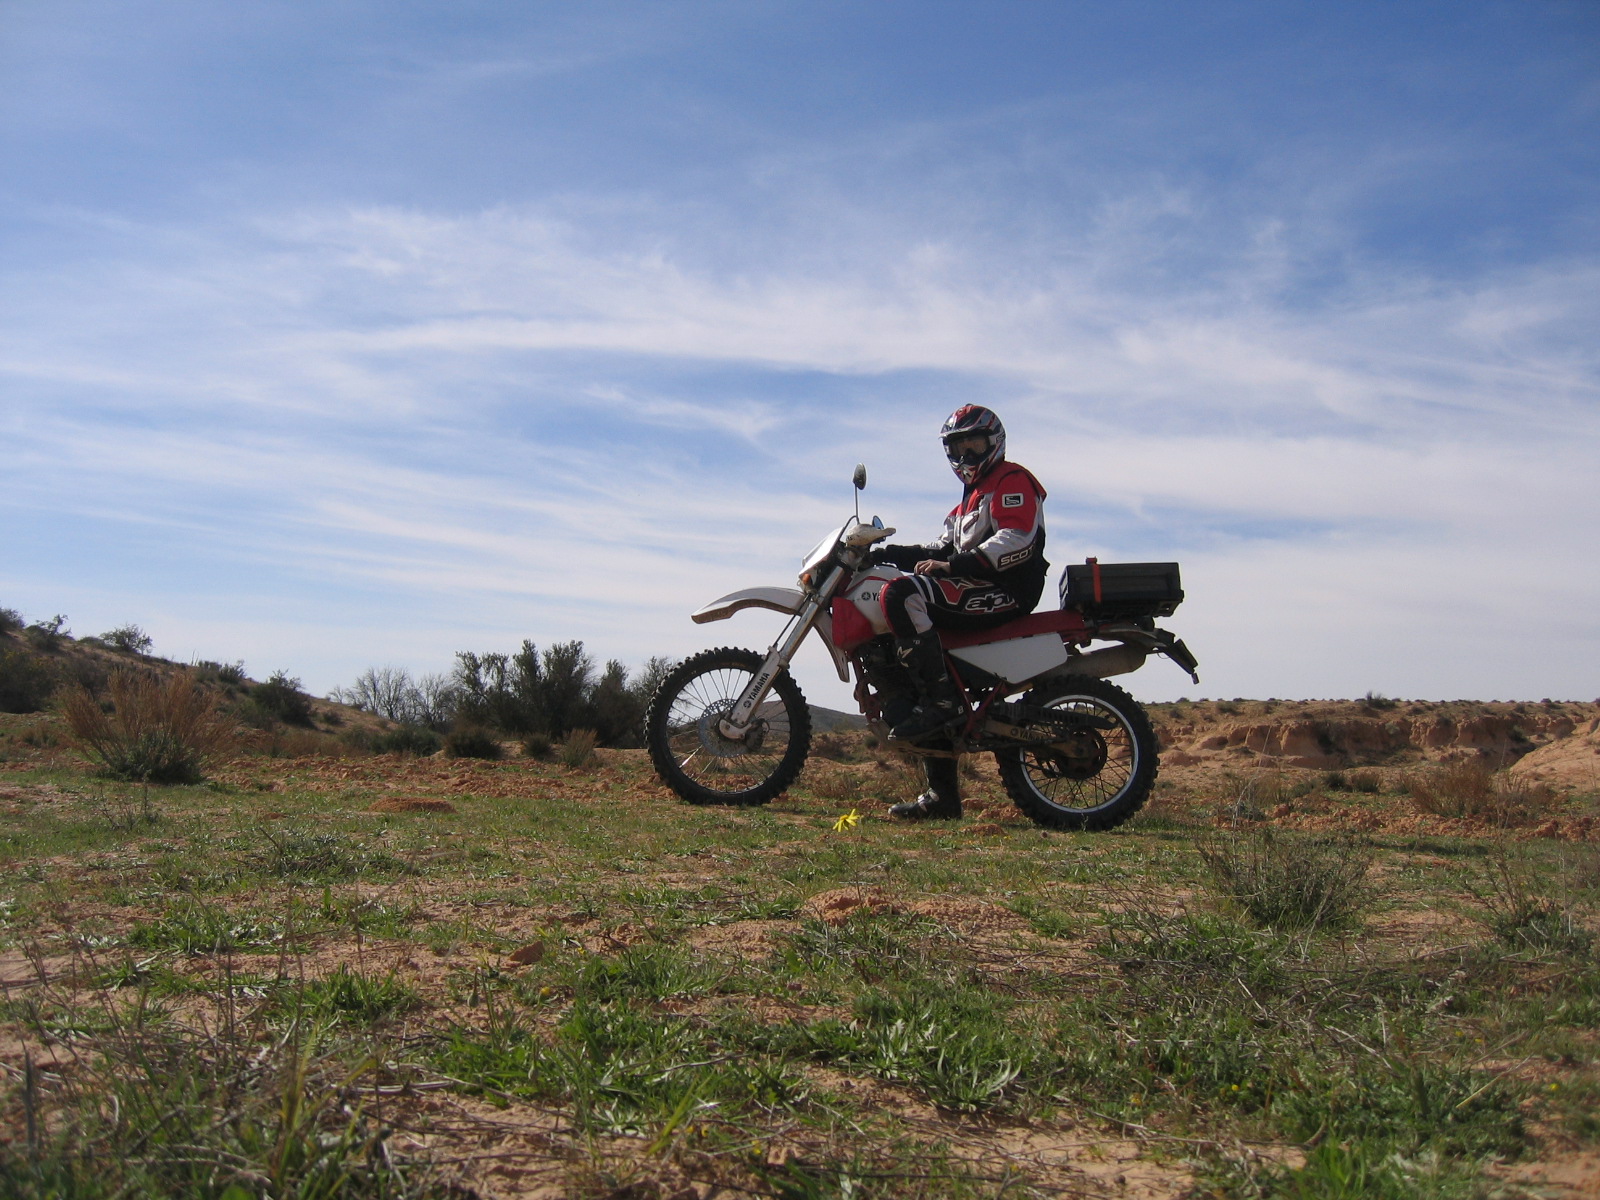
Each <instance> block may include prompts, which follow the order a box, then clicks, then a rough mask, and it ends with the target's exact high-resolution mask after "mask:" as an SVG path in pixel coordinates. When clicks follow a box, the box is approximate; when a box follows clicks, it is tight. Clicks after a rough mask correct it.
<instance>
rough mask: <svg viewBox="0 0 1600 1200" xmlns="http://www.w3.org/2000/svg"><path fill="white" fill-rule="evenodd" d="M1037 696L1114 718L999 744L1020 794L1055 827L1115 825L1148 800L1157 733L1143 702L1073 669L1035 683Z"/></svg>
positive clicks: (1007, 781)
mask: <svg viewBox="0 0 1600 1200" xmlns="http://www.w3.org/2000/svg"><path fill="white" fill-rule="evenodd" d="M1027 701H1028V703H1030V704H1037V705H1043V706H1046V707H1048V708H1052V709H1055V710H1057V711H1059V712H1063V713H1079V714H1082V715H1083V716H1085V717H1089V718H1092V719H1097V722H1098V723H1099V724H1109V728H1106V729H1100V728H1096V727H1093V726H1089V725H1087V724H1086V725H1085V728H1084V729H1083V730H1082V731H1081V732H1079V733H1077V734H1074V735H1073V736H1072V737H1071V738H1070V739H1069V740H1067V741H1064V742H1061V743H1058V744H1057V745H1055V746H1051V747H1043V746H1041V747H1037V748H1030V749H1022V748H1018V749H1015V750H998V751H996V752H995V756H994V757H995V762H996V763H998V764H999V766H1000V782H1001V784H1003V785H1004V787H1005V789H1006V795H1008V796H1010V797H1011V800H1012V802H1013V803H1014V804H1015V805H1016V806H1017V807H1018V808H1020V809H1021V810H1022V811H1023V812H1024V813H1026V814H1027V815H1028V816H1029V817H1031V818H1032V819H1033V820H1034V821H1035V822H1036V823H1038V824H1040V825H1045V826H1048V827H1050V828H1052V829H1084V830H1101V829H1114V828H1116V827H1117V826H1118V825H1121V824H1122V823H1123V822H1124V821H1126V820H1127V819H1128V818H1129V817H1131V816H1133V814H1134V813H1136V812H1138V811H1139V809H1140V808H1141V807H1142V806H1143V805H1144V802H1145V800H1146V798H1148V797H1149V795H1150V789H1151V787H1153V786H1154V784H1155V781H1156V769H1157V758H1156V735H1155V731H1154V730H1153V729H1151V728H1150V718H1149V717H1148V716H1146V715H1145V711H1144V709H1143V708H1141V707H1140V705H1139V702H1138V701H1137V700H1135V699H1134V698H1133V697H1132V696H1130V695H1128V693H1127V692H1125V691H1123V690H1122V689H1121V688H1119V687H1118V686H1117V685H1116V684H1114V683H1107V682H1106V681H1105V680H1104V679H1089V678H1086V677H1079V676H1070V677H1068V678H1066V679H1063V680H1058V681H1056V682H1053V683H1049V684H1045V685H1043V686H1041V687H1038V688H1035V689H1034V690H1033V691H1032V692H1030V693H1029V694H1028V697H1027Z"/></svg>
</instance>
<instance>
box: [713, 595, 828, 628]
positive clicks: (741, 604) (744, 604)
mask: <svg viewBox="0 0 1600 1200" xmlns="http://www.w3.org/2000/svg"><path fill="white" fill-rule="evenodd" d="M804 602H805V596H804V595H803V594H802V593H801V592H800V590H799V589H798V588H779V587H754V588H740V589H739V590H738V591H737V592H729V593H728V594H727V595H726V596H719V597H717V599H715V600H713V601H712V602H711V603H710V604H705V605H702V606H701V607H699V608H697V609H696V610H695V611H694V612H693V613H692V614H690V617H689V619H690V620H691V621H693V622H694V623H695V624H696V625H704V624H705V623H706V622H707V621H726V620H727V619H728V618H729V617H731V616H733V614H734V613H736V612H738V611H739V610H740V609H744V608H770V609H772V611H773V612H781V613H788V614H789V615H790V616H793V615H794V614H795V613H797V612H799V611H800V605H801V604H802V603H804Z"/></svg>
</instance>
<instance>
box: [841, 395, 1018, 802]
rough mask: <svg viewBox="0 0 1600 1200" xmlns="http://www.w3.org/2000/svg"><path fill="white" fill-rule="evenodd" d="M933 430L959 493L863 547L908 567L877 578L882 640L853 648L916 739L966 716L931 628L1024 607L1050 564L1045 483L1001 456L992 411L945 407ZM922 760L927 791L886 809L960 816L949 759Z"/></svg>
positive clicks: (896, 730) (899, 730) (902, 734)
mask: <svg viewBox="0 0 1600 1200" xmlns="http://www.w3.org/2000/svg"><path fill="white" fill-rule="evenodd" d="M939 437H940V439H941V440H942V441H943V442H944V450H945V456H946V457H947V458H948V459H949V460H950V469H951V470H952V471H954V472H955V474H956V478H958V479H960V480H961V483H962V485H963V490H962V494H961V503H959V504H957V505H956V506H955V508H953V509H951V510H950V514H949V515H948V516H947V517H946V518H945V522H944V533H943V535H942V536H941V537H940V538H938V539H937V540H936V541H933V542H930V543H928V544H927V545H923V546H883V547H880V548H879V549H878V550H876V551H875V552H874V553H873V555H872V561H874V562H880V563H890V564H892V565H894V566H897V567H899V568H900V569H902V570H905V571H911V572H912V574H911V575H909V576H906V577H904V578H900V579H896V580H894V581H893V582H891V583H890V584H889V585H888V586H887V587H885V588H884V589H883V594H882V597H881V603H882V604H883V611H884V616H885V617H886V618H887V620H888V622H889V628H890V629H891V630H892V631H893V634H894V644H893V647H892V650H891V648H890V647H889V646H887V645H883V644H881V643H879V642H875V643H873V644H872V645H870V646H868V647H865V648H864V649H863V658H864V659H865V660H866V666H867V668H868V674H869V677H871V678H872V680H873V682H874V683H875V684H876V685H877V686H878V689H879V692H880V693H881V694H882V696H883V700H884V719H885V720H886V721H888V722H889V724H890V726H891V730H890V736H891V737H892V738H895V739H898V740H901V741H911V742H919V743H922V744H924V745H928V744H929V743H930V741H931V740H932V739H935V738H936V737H937V735H939V734H941V733H942V732H944V731H945V730H946V729H948V728H949V727H950V726H952V725H954V724H956V723H958V722H959V721H961V720H962V719H963V718H964V717H965V716H966V704H965V701H964V699H963V697H962V693H961V689H960V687H959V686H958V685H957V684H956V682H955V680H954V679H952V678H951V677H950V672H949V669H948V668H947V666H946V665H945V656H944V649H943V647H942V646H941V645H940V644H939V635H938V633H937V632H936V630H938V629H950V630H962V631H966V630H978V629H991V628H993V627H994V626H996V625H1003V624H1005V623H1006V622H1007V621H1012V620H1015V619H1016V618H1018V617H1021V616H1025V615H1027V614H1028V613H1030V612H1032V611H1033V609H1034V606H1035V605H1037V604H1038V603H1039V597H1040V595H1041V594H1042V593H1043V591H1044V585H1045V577H1046V574H1047V572H1048V570H1049V564H1048V563H1047V562H1045V558H1044V505H1043V501H1044V498H1045V491H1044V488H1043V487H1042V486H1040V484H1039V481H1038V480H1037V479H1035V478H1034V477H1033V474H1032V473H1031V472H1030V471H1028V470H1027V468H1025V467H1022V466H1019V465H1018V464H1016V463H1012V462H1008V461H1007V460H1006V430H1005V426H1004V425H1002V424H1001V423H1000V418H999V417H997V416H996V415H995V414H994V413H993V412H991V411H990V410H989V409H987V408H984V407H982V406H981V405H977V404H968V405H966V406H964V407H962V408H959V409H957V410H956V411H955V412H953V413H951V414H950V417H949V419H948V420H946V421H945V423H944V427H943V428H942V429H941V430H940V431H939ZM887 640H888V639H883V641H887ZM923 763H924V766H925V771H926V775H927V780H928V785H929V786H928V790H927V791H925V792H923V793H922V795H920V796H918V797H917V798H916V799H915V800H912V801H907V802H906V803H903V804H896V805H895V806H894V807H892V808H891V809H890V810H889V812H890V813H891V814H892V815H894V816H897V817H906V818H910V819H919V818H926V817H934V818H947V817H949V818H953V817H959V816H960V815H961V791H960V788H959V786H958V783H957V778H956V764H955V759H954V758H953V757H933V758H924V759H923Z"/></svg>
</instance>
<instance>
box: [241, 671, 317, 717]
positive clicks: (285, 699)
mask: <svg viewBox="0 0 1600 1200" xmlns="http://www.w3.org/2000/svg"><path fill="white" fill-rule="evenodd" d="M250 699H251V700H252V701H254V702H255V705H256V707H258V708H259V709H261V711H262V712H264V713H266V714H268V715H269V716H271V717H272V718H274V719H275V720H279V721H282V722H283V723H284V724H285V725H300V726H303V727H305V728H308V729H309V728H310V727H311V697H310V696H308V695H306V694H305V693H304V692H302V691H301V690H300V681H299V680H298V679H295V678H293V677H292V676H290V675H289V674H288V673H287V672H285V671H274V672H273V673H272V675H271V676H270V677H269V678H268V679H267V681H266V682H265V683H258V684H256V685H255V687H253V688H251V689H250Z"/></svg>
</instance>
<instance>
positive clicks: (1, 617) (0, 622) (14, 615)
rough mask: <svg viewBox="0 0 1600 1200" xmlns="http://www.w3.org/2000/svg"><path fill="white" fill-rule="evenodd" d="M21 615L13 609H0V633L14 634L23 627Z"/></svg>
mask: <svg viewBox="0 0 1600 1200" xmlns="http://www.w3.org/2000/svg"><path fill="white" fill-rule="evenodd" d="M23 624H24V622H23V620H22V614H21V613H19V612H18V611H17V610H16V609H14V608H0V633H16V632H17V631H18V630H19V629H21V628H22V627H23Z"/></svg>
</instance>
